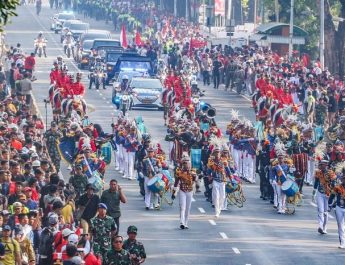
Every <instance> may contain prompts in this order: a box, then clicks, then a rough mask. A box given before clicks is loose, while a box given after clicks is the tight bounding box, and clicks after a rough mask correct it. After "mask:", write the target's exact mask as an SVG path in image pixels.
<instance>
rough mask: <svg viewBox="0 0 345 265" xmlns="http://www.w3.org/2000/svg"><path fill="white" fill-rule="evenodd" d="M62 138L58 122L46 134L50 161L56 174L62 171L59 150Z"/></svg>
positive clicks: (53, 123) (52, 124)
mask: <svg viewBox="0 0 345 265" xmlns="http://www.w3.org/2000/svg"><path fill="white" fill-rule="evenodd" d="M61 137H62V134H61V133H60V132H59V131H58V128H57V124H56V122H54V121H53V122H52V123H51V128H50V129H49V130H47V131H46V132H45V134H44V138H45V140H46V145H47V149H48V153H49V156H50V159H51V160H52V162H53V164H54V166H55V169H56V172H59V171H60V162H61V156H60V153H59V150H58V145H57V143H58V140H59V139H60V138H61Z"/></svg>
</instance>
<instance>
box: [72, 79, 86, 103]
mask: <svg viewBox="0 0 345 265" xmlns="http://www.w3.org/2000/svg"><path fill="white" fill-rule="evenodd" d="M81 78H82V73H77V76H76V81H75V82H74V83H73V84H72V86H71V91H72V94H73V95H76V96H82V97H83V96H84V95H85V87H84V85H83V83H82V82H81Z"/></svg>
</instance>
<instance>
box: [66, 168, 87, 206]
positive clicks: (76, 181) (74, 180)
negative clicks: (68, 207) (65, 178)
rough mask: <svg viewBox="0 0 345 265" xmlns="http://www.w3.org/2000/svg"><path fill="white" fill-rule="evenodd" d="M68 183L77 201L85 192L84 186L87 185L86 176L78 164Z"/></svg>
mask: <svg viewBox="0 0 345 265" xmlns="http://www.w3.org/2000/svg"><path fill="white" fill-rule="evenodd" d="M69 183H70V184H71V185H72V186H73V188H74V190H75V192H76V199H79V197H80V196H81V195H83V193H84V192H85V189H86V185H87V184H88V179H87V176H86V175H85V174H84V173H83V170H82V166H81V165H80V164H78V165H76V166H75V167H74V174H73V175H72V176H71V177H70V179H69Z"/></svg>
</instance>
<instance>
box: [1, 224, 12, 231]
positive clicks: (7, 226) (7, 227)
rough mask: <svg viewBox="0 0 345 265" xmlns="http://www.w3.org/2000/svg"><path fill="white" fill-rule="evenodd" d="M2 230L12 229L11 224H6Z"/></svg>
mask: <svg viewBox="0 0 345 265" xmlns="http://www.w3.org/2000/svg"><path fill="white" fill-rule="evenodd" d="M2 230H7V231H12V229H11V227H10V226H9V225H5V226H4V227H3V229H2Z"/></svg>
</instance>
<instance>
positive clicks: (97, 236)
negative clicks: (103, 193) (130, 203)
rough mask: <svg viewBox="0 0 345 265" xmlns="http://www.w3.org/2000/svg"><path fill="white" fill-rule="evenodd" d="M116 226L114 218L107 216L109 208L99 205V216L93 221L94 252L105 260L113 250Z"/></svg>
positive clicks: (102, 204)
mask: <svg viewBox="0 0 345 265" xmlns="http://www.w3.org/2000/svg"><path fill="white" fill-rule="evenodd" d="M116 229H117V228H116V224H115V221H114V219H113V218H112V217H110V216H107V206H106V205H105V204H104V203H100V204H98V215H97V216H95V217H94V218H92V219H91V234H92V241H93V252H94V253H95V254H98V255H99V256H101V257H102V260H104V259H105V256H106V253H107V251H108V250H110V249H111V238H112V236H114V235H115V233H116Z"/></svg>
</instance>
